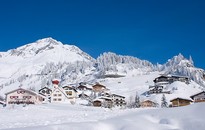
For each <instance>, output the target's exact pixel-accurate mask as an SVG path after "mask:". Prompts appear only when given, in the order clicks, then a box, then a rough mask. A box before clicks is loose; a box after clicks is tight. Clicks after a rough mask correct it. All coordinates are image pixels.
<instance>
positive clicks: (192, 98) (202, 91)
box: [190, 91, 205, 99]
mask: <svg viewBox="0 0 205 130" xmlns="http://www.w3.org/2000/svg"><path fill="white" fill-rule="evenodd" d="M202 93H205V91H202V92H199V93H196V94H194V95H192V96H190V97H191V98H192V99H193V98H194V97H195V96H197V95H199V94H202Z"/></svg>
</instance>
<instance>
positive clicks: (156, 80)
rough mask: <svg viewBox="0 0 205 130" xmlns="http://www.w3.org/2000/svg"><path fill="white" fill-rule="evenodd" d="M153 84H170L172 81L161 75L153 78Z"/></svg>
mask: <svg viewBox="0 0 205 130" xmlns="http://www.w3.org/2000/svg"><path fill="white" fill-rule="evenodd" d="M153 81H154V83H155V84H156V83H159V82H167V83H172V82H173V81H172V79H170V77H169V76H165V75H162V76H159V77H157V78H155V79H154V80H153Z"/></svg>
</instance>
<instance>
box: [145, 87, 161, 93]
mask: <svg viewBox="0 0 205 130" xmlns="http://www.w3.org/2000/svg"><path fill="white" fill-rule="evenodd" d="M162 91H163V86H159V85H155V86H149V91H148V93H149V94H155V93H156V94H157V93H162Z"/></svg>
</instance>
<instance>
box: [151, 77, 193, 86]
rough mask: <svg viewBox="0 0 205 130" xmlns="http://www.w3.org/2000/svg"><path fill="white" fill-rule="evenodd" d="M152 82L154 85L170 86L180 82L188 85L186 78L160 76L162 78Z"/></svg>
mask: <svg viewBox="0 0 205 130" xmlns="http://www.w3.org/2000/svg"><path fill="white" fill-rule="evenodd" d="M153 81H154V83H155V84H156V85H166V84H171V83H173V82H175V81H180V82H184V83H186V84H189V82H190V79H189V78H188V77H186V76H177V75H162V76H159V77H157V78H155V79H154V80H153Z"/></svg>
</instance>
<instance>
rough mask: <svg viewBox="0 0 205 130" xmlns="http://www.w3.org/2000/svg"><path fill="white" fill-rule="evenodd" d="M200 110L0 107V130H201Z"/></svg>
mask: <svg viewBox="0 0 205 130" xmlns="http://www.w3.org/2000/svg"><path fill="white" fill-rule="evenodd" d="M204 108H205V103H200V104H193V105H190V106H186V107H179V108H164V109H160V108H158V109H142V108H139V109H125V110H117V109H116V110H111V109H102V108H94V107H82V106H76V105H75V106H72V105H67V104H50V105H38V106H32V105H30V106H27V107H21V106H18V107H14V108H10V109H9V108H7V109H2V108H0V115H1V118H0V122H1V123H0V129H8V130H10V129H11V130H36V129H39V130H65V129H69V130H84V129H89V130H136V129H139V130H196V129H197V130H204V127H205V121H204V116H205V113H204V112H203V110H204ZM11 117H12V118H11Z"/></svg>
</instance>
